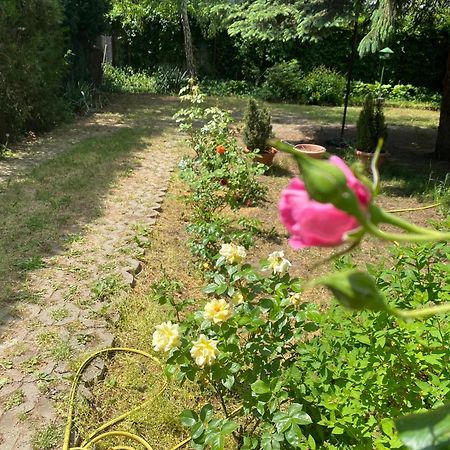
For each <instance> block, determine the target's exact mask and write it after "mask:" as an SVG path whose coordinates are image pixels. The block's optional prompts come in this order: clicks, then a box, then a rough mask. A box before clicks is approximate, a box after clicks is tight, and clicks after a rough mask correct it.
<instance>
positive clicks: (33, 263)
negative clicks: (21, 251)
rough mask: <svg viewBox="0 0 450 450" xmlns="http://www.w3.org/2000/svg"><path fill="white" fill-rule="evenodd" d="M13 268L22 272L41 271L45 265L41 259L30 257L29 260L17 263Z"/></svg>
mask: <svg viewBox="0 0 450 450" xmlns="http://www.w3.org/2000/svg"><path fill="white" fill-rule="evenodd" d="M15 266H16V267H17V268H18V269H19V270H22V271H30V270H37V269H42V268H43V267H44V266H45V264H44V261H43V260H42V258H41V257H39V256H31V257H30V258H27V259H24V260H21V261H18V262H17V263H16V264H15Z"/></svg>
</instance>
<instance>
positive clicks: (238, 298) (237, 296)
mask: <svg viewBox="0 0 450 450" xmlns="http://www.w3.org/2000/svg"><path fill="white" fill-rule="evenodd" d="M231 303H233V305H241V304H242V303H244V296H243V295H242V292H241V291H236V292H235V293H234V294H233V297H231Z"/></svg>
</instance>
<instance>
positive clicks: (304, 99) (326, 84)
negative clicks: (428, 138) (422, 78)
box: [103, 60, 440, 108]
mask: <svg viewBox="0 0 450 450" xmlns="http://www.w3.org/2000/svg"><path fill="white" fill-rule="evenodd" d="M186 81H187V74H186V72H184V71H183V70H181V69H179V68H177V67H167V66H164V67H159V68H158V69H157V70H156V71H155V72H154V73H149V72H146V71H135V70H133V69H132V68H131V67H124V68H120V67H113V66H111V65H108V66H106V67H105V73H104V84H103V88H104V89H105V90H106V91H108V92H118V93H124V92H126V93H159V94H177V93H178V92H179V90H180V88H181V87H182V86H184V85H185V84H186ZM345 85H346V81H345V77H344V76H343V75H342V74H340V73H338V72H336V71H334V70H330V69H328V68H326V67H323V66H321V67H317V68H315V69H313V70H311V71H310V72H308V73H303V72H301V70H300V68H299V64H298V62H297V61H296V60H292V61H287V62H283V63H280V64H277V65H275V66H273V67H271V68H270V69H268V70H267V71H266V73H265V74H264V77H263V81H262V83H260V84H259V85H258V86H255V85H254V84H252V83H250V82H248V81H245V80H222V81H221V80H208V79H204V80H202V81H201V86H202V89H203V91H204V92H205V93H206V94H207V95H212V96H218V97H227V96H244V97H247V96H252V97H257V98H261V99H263V100H267V101H273V102H276V101H277V102H294V103H302V104H307V105H331V106H332V105H341V104H342V103H343V100H344V94H345ZM351 89H352V90H351V97H350V104H353V105H361V104H362V103H363V102H364V98H365V97H366V95H367V94H372V95H373V96H374V97H376V96H378V95H380V94H381V95H382V96H383V97H384V98H385V99H386V100H387V101H388V102H392V103H393V104H403V103H404V104H406V106H408V105H411V106H418V107H420V106H422V107H425V108H439V105H440V95H439V94H437V93H434V92H432V91H430V90H428V89H425V88H418V87H415V86H412V85H402V84H399V85H391V84H383V85H382V86H380V84H379V83H372V84H370V83H363V82H361V81H354V82H353V83H352V88H351Z"/></svg>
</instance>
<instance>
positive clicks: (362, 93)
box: [351, 81, 441, 108]
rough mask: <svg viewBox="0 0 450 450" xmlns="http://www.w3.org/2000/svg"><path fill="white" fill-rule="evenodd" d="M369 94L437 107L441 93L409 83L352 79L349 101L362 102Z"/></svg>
mask: <svg viewBox="0 0 450 450" xmlns="http://www.w3.org/2000/svg"><path fill="white" fill-rule="evenodd" d="M368 94H371V95H372V96H373V97H376V96H378V95H380V94H381V96H382V97H383V98H384V99H385V100H388V101H394V102H421V103H426V104H428V105H429V107H431V108H439V106H440V102H441V95H440V94H439V93H436V92H433V91H431V90H430V89H426V88H422V87H416V86H413V85H411V84H395V85H392V84H383V85H380V83H378V82H377V83H363V82H362V81H354V82H353V83H352V88H351V101H352V103H354V104H359V103H363V102H364V98H365V97H366V95H368Z"/></svg>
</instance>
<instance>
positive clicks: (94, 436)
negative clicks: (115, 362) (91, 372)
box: [63, 347, 242, 450]
mask: <svg viewBox="0 0 450 450" xmlns="http://www.w3.org/2000/svg"><path fill="white" fill-rule="evenodd" d="M116 352H124V353H134V354H137V355H141V356H144V357H145V358H148V359H151V360H152V361H154V362H156V363H157V364H158V365H159V366H161V367H162V364H161V361H159V359H158V358H156V357H155V356H152V355H150V354H149V353H146V352H144V351H142V350H138V349H135V348H127V347H112V348H105V349H102V350H98V351H96V352H95V353H93V354H92V355H91V356H89V357H88V358H86V359H85V360H84V361H83V362H82V364H81V365H80V367H79V368H78V370H77V372H76V374H75V377H74V379H73V382H72V387H71V390H70V396H69V410H68V413H67V422H66V429H65V432H64V443H63V450H91V449H92V446H93V445H94V444H96V443H97V442H99V441H101V440H102V439H105V438H108V437H112V436H120V437H124V438H127V439H129V440H132V441H135V442H137V443H139V444H141V445H142V446H143V447H144V448H145V449H146V450H153V448H152V447H151V446H150V444H149V443H148V442H147V441H146V440H145V439H143V438H142V437H140V436H138V435H136V434H133V433H129V432H127V431H106V432H103V431H104V430H106V429H107V428H109V427H111V426H113V425H116V424H117V423H119V422H122V421H123V420H124V419H126V418H127V417H128V416H130V415H131V414H133V413H134V412H136V411H138V410H139V409H141V408H143V407H144V406H146V405H148V404H149V403H150V402H152V401H153V400H154V399H155V398H156V397H158V396H159V395H161V394H162V393H163V392H164V391H165V390H166V388H167V383H165V384H164V386H163V387H162V389H161V390H160V391H159V392H158V393H157V394H156V395H155V396H154V397H152V398H150V399H148V400H146V401H145V402H143V403H141V404H140V405H138V406H135V407H134V408H133V409H130V410H129V411H127V412H125V413H123V414H121V415H119V416H117V417H115V418H113V419H111V420H109V421H108V422H106V423H104V424H103V425H101V426H100V427H98V428H96V429H95V430H94V431H93V432H92V433H91V434H90V435H89V436H88V437H87V438H86V439H85V440H84V441H83V442H82V443H81V445H80V446H78V447H70V435H71V432H72V426H73V418H74V411H75V399H76V395H77V390H78V385H79V383H80V380H81V376H82V375H83V372H84V371H85V370H86V368H87V367H88V366H89V364H90V363H91V362H92V361H93V360H94V359H95V358H97V357H98V356H100V355H102V354H108V353H116ZM241 409H242V406H239V407H238V408H236V409H235V410H234V411H233V412H232V413H231V414H230V416H229V417H234V416H235V415H237V414H238V413H239V411H240V410H241ZM102 432H103V433H102ZM190 440H191V438H190V437H189V438H186V439H184V440H183V441H181V442H179V443H178V444H176V445H174V446H173V447H171V448H170V450H178V449H180V448H181V447H183V446H185V445H186V444H187V443H189V442H190ZM111 450H136V449H135V448H134V447H130V446H128V445H119V446H115V447H112V448H111Z"/></svg>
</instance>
